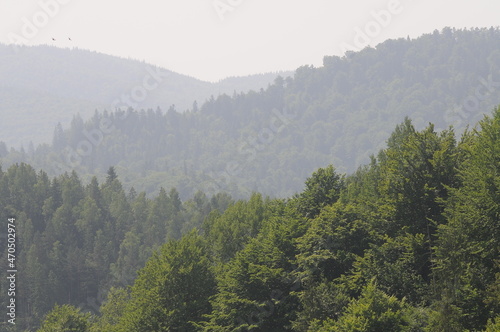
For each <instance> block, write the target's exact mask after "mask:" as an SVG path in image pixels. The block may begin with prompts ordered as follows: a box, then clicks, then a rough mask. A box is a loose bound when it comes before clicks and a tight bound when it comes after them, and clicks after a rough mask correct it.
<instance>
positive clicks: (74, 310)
mask: <svg viewBox="0 0 500 332" xmlns="http://www.w3.org/2000/svg"><path fill="white" fill-rule="evenodd" d="M498 151H500V107H497V108H495V109H494V110H493V112H492V113H491V114H490V115H488V116H485V117H484V118H483V119H482V120H481V121H479V122H478V123H477V125H476V126H475V127H473V128H471V129H468V130H467V131H465V132H464V133H463V134H462V135H460V138H459V139H457V134H456V133H455V132H454V129H453V128H449V129H446V130H440V131H438V130H436V129H435V128H434V125H433V124H429V125H428V126H427V127H425V128H423V129H421V130H417V129H416V128H415V126H414V125H413V124H412V121H411V120H410V119H409V118H407V119H405V120H404V121H403V122H402V123H400V124H399V125H397V126H396V127H395V129H394V130H393V132H392V134H391V135H390V137H389V139H388V140H387V142H386V147H385V148H384V149H381V150H380V151H379V153H378V154H376V155H373V156H372V157H371V161H370V162H369V163H368V164H366V165H364V166H361V167H359V168H358V170H357V171H356V172H353V173H352V174H349V175H346V174H341V173H339V172H338V171H337V170H336V168H335V167H334V166H333V165H329V166H326V167H323V168H319V169H317V170H316V171H314V172H313V173H312V174H311V175H310V176H309V177H308V178H307V180H306V181H305V183H304V188H303V190H302V191H301V192H300V193H298V194H296V195H293V196H291V197H289V198H285V199H284V198H269V197H266V196H263V195H262V194H259V193H253V194H252V195H251V197H250V198H248V199H244V200H234V199H232V198H231V197H230V196H229V195H227V194H223V193H219V194H216V195H214V196H211V197H208V196H206V195H205V194H203V193H202V192H198V193H197V194H196V195H194V196H193V197H192V198H190V199H188V200H186V201H184V202H182V201H181V200H180V198H179V193H178V192H177V190H175V189H171V190H170V191H169V192H168V193H167V191H166V190H165V189H161V190H160V192H159V194H158V195H156V196H155V197H153V198H148V197H146V195H145V193H144V192H140V193H138V192H136V191H135V189H131V190H130V191H128V192H125V190H124V189H123V186H122V184H121V182H120V179H119V177H117V174H116V172H115V169H114V168H113V167H110V168H109V169H108V171H107V176H106V179H105V181H104V182H102V183H99V182H98V180H97V179H96V178H93V179H92V180H91V181H90V183H89V184H87V185H84V184H83V183H82V181H81V179H80V178H79V176H78V174H77V173H76V172H71V173H65V174H63V175H61V176H58V177H53V178H49V177H48V176H47V174H46V173H45V172H43V171H39V172H36V171H35V170H34V168H33V167H32V166H30V165H28V164H23V163H21V164H16V165H13V166H11V167H9V168H8V169H6V170H1V171H0V199H1V200H0V208H1V209H2V210H4V211H8V214H9V216H11V217H15V218H16V223H17V227H18V228H17V234H18V244H19V248H20V251H19V255H18V265H19V266H22V273H20V274H19V277H20V279H19V281H18V289H19V296H18V297H17V301H18V304H19V313H20V314H19V317H18V322H19V324H21V325H20V326H22V327H23V328H25V329H26V330H28V331H31V330H34V329H37V331H39V332H53V331H82V332H84V331H85V332H90V331H92V332H94V331H106V332H113V331H116V332H125V331H127V332H128V331H138V332H139V331H207V332H208V331H304V332H305V331H308V332H320V331H488V332H491V331H498V330H499V329H500V260H499V257H500V256H499V250H500V243H499V241H500V224H499V223H498V220H499V214H500V195H499V192H500V154H499V153H498ZM4 242H5V241H2V248H0V250H1V252H2V255H4V256H5V255H6V252H7V251H6V250H5V243H4ZM1 259H2V260H4V261H6V260H7V258H6V257H2V258H1ZM0 285H1V287H2V289H0V293H1V294H2V296H4V294H5V293H6V292H5V290H6V287H8V286H7V280H2V282H1V283H0ZM3 303H4V304H5V300H4V302H3ZM18 328H19V327H18ZM6 331H9V328H8V327H6Z"/></svg>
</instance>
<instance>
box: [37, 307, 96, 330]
mask: <svg viewBox="0 0 500 332" xmlns="http://www.w3.org/2000/svg"><path fill="white" fill-rule="evenodd" d="M90 325H91V315H90V314H84V313H82V312H80V310H79V309H77V308H75V307H73V306H70V305H63V306H57V305H56V306H55V307H54V309H52V311H51V312H49V313H48V314H47V316H46V317H45V320H44V321H43V323H42V326H41V327H40V329H38V332H88V331H89V328H90Z"/></svg>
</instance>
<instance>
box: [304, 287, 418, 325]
mask: <svg viewBox="0 0 500 332" xmlns="http://www.w3.org/2000/svg"><path fill="white" fill-rule="evenodd" d="M407 310H408V309H407V305H406V303H405V302H404V301H400V300H398V299H397V298H396V297H394V296H388V295H387V294H385V293H384V292H382V291H380V290H378V289H377V286H376V284H375V283H374V282H371V283H370V284H368V285H367V286H366V287H365V289H364V290H363V292H362V294H361V296H360V297H359V298H358V299H356V300H354V301H352V302H351V303H350V304H349V305H348V306H347V308H346V310H345V312H344V314H343V315H342V316H341V317H340V318H339V319H338V320H337V321H334V320H332V319H329V320H327V321H325V322H324V323H323V324H319V323H318V322H317V323H316V324H315V326H313V327H312V328H311V329H310V330H309V331H311V332H323V331H324V332H326V331H345V332H347V331H349V332H386V331H394V332H398V331H409V330H410V329H409V325H410V322H409V317H408V315H407V312H406V311H407Z"/></svg>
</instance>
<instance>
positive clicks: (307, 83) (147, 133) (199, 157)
mask: <svg viewBox="0 0 500 332" xmlns="http://www.w3.org/2000/svg"><path fill="white" fill-rule="evenodd" d="M499 42H500V30H499V29H498V28H490V29H467V30H461V29H450V28H446V29H443V30H442V31H441V32H439V31H435V32H434V33H430V34H426V35H424V36H421V37H419V38H415V39H411V40H410V39H406V38H401V39H397V40H388V41H386V42H384V43H382V44H380V45H377V47H376V49H374V48H369V47H368V48H366V49H364V50H362V51H360V52H356V53H349V54H346V56H344V57H337V56H326V57H325V58H324V59H323V65H322V66H318V67H317V68H314V67H311V66H303V67H301V68H299V69H297V70H296V71H295V73H294V74H293V77H287V78H280V79H277V80H276V81H275V82H274V83H272V84H270V86H269V87H267V88H266V86H267V83H266V84H264V85H263V86H262V88H263V89H261V90H260V91H248V92H246V93H235V94H232V93H233V91H234V90H235V89H234V88H228V90H226V91H229V92H228V93H229V94H230V95H228V94H224V93H223V91H224V89H222V90H220V91H219V90H217V91H215V92H214V95H215V96H217V95H219V94H220V95H219V96H218V97H215V98H206V97H207V96H210V94H206V95H205V97H202V98H196V97H195V96H193V95H190V96H189V100H188V101H187V102H186V101H184V102H183V104H184V105H185V106H181V104H179V103H177V102H176V103H175V104H176V105H177V109H175V108H170V109H166V108H165V109H163V110H159V109H152V108H150V109H148V107H151V106H145V105H143V104H142V103H141V105H140V107H138V108H137V109H135V110H132V109H129V110H127V111H116V112H115V110H109V109H108V110H107V111H105V110H104V109H103V108H102V107H98V109H100V111H99V112H97V113H96V114H94V115H93V114H89V113H93V112H94V110H95V107H89V108H87V107H81V109H82V110H83V111H85V112H86V115H85V119H88V120H87V121H83V120H82V119H81V118H80V119H79V120H78V121H74V122H73V123H72V124H71V126H69V127H67V128H65V130H63V132H62V133H61V128H60V127H59V126H58V128H56V131H55V133H54V140H53V141H54V145H53V146H47V145H40V146H39V147H36V148H35V149H34V153H33V154H28V153H26V152H22V151H12V152H11V153H9V154H8V155H6V156H5V157H3V158H2V160H3V164H4V165H5V166H10V165H12V164H15V163H16V162H29V163H30V164H32V165H34V166H36V168H37V169H38V168H41V169H44V170H45V171H46V172H48V173H49V174H50V175H59V174H61V173H62V172H64V171H71V170H70V166H71V165H68V164H69V163H68V161H67V160H68V156H71V155H72V153H71V152H73V153H74V154H76V152H75V151H77V149H78V147H79V144H81V143H82V142H87V143H91V140H89V139H88V137H86V136H85V135H84V130H86V131H87V132H89V133H95V132H96V131H97V132H99V131H100V123H108V124H110V128H113V129H112V130H111V132H106V133H104V132H103V131H101V133H102V134H103V139H102V142H101V143H100V144H92V153H91V155H90V156H82V158H81V159H82V160H81V162H80V163H78V165H77V169H78V172H79V174H80V175H81V176H82V179H83V178H90V177H91V176H93V175H96V174H98V175H99V178H104V177H105V176H106V171H107V170H108V168H109V165H116V172H117V173H118V174H119V175H120V177H121V178H122V181H124V184H125V185H127V186H128V187H132V186H133V187H135V188H136V189H138V190H139V191H146V192H147V193H148V194H152V193H156V192H157V188H159V187H164V188H172V187H175V188H177V189H178V190H179V193H180V197H181V198H182V199H183V200H185V199H187V198H189V197H192V196H193V195H194V194H195V193H196V192H197V191H198V190H203V191H205V192H209V193H210V194H213V193H214V192H218V191H225V192H229V193H230V194H231V195H232V196H233V197H238V198H248V197H249V196H250V195H251V193H252V192H254V191H258V192H261V193H262V194H263V195H270V196H273V197H282V198H283V197H290V196H292V195H293V194H295V193H297V192H300V191H301V190H302V188H303V183H304V180H305V179H306V178H307V177H308V176H309V175H310V174H311V173H312V172H314V171H315V170H316V169H317V168H319V167H323V166H324V165H328V164H334V165H335V166H336V168H337V169H338V170H340V171H341V173H351V172H353V171H354V170H355V169H356V168H357V167H358V166H359V165H362V164H364V163H367V162H368V160H369V159H368V158H369V156H370V155H371V154H372V153H373V152H374V151H377V150H379V149H380V148H382V147H384V142H385V141H386V140H387V138H388V137H389V135H390V133H391V131H392V130H393V129H394V127H395V126H396V125H397V124H398V123H399V122H400V121H401V119H403V118H404V117H405V116H408V117H411V118H412V119H413V120H414V124H415V127H416V128H417V129H418V130H420V129H422V128H424V127H425V126H426V124H427V123H428V122H432V123H434V124H435V126H436V128H448V127H449V126H450V125H454V126H455V128H456V131H457V132H458V133H460V132H462V131H463V129H464V128H465V126H466V125H467V124H470V125H472V124H474V123H475V122H477V121H479V120H480V119H481V118H482V115H483V112H487V111H489V110H490V109H492V108H493V107H494V106H495V105H496V104H497V103H498V99H497V93H496V92H497V91H494V88H495V86H494V84H497V83H493V86H489V87H488V88H486V87H483V86H482V85H483V84H482V82H485V81H489V80H490V79H491V80H492V81H493V82H497V81H498V78H497V77H496V76H495V73H498V68H499V65H498V61H499V60H498V59H499V58H498V52H499V51H498V47H496V45H498V43H499ZM0 51H1V48H0ZM74 51H75V52H77V53H78V52H80V51H77V50H74ZM51 52H55V50H51ZM24 54H31V52H28V53H23V55H24ZM31 56H33V55H32V54H31ZM69 58H71V59H73V57H69ZM97 58H100V56H99V57H97ZM36 59H37V61H30V65H31V64H33V63H34V64H38V63H40V59H39V58H38V57H36ZM51 59H52V58H51ZM51 64H54V63H53V61H51ZM137 65H138V63H134V65H132V66H131V68H129V67H128V66H126V67H125V68H127V69H126V70H122V71H120V72H114V75H117V76H113V77H120V78H124V76H125V77H128V76H129V75H130V72H129V69H130V70H132V71H133V73H134V75H139V76H137V79H135V80H133V82H137V81H140V80H142V77H143V75H144V73H143V72H142V71H141V73H138V72H137V70H138V67H137ZM20 67H21V68H22V67H23V66H20ZM80 67H81V66H78V65H74V66H69V67H68V68H71V70H78V68H80ZM108 67H109V66H108ZM111 67H113V68H114V66H111ZM13 68H14V67H13ZM4 69H6V70H8V69H9V68H8V66H6V67H5V68H4ZM40 70H43V71H45V70H47V68H45V67H44V68H41V69H40ZM110 70H111V68H110ZM112 71H113V70H112ZM52 72H58V73H62V72H67V70H63V71H61V70H53V71H52ZM31 74H32V73H31ZM99 74H100V73H99ZM490 75H492V76H490ZM18 76H19V73H18V72H12V73H8V74H4V75H3V76H1V77H18ZM51 76H52V75H51ZM75 77H79V78H80V77H81V76H80V75H76V76H75ZM98 77H99V75H98ZM102 79H104V80H105V81H106V82H109V77H105V78H102ZM273 79H274V78H273ZM31 80H32V77H30V79H26V81H30V82H31ZM80 81H82V82H85V80H81V79H80V80H78V79H77V80H76V82H80ZM127 81H128V80H127V79H125V78H124V79H123V81H122V80H120V79H116V78H115V79H113V82H112V83H111V82H109V84H108V85H109V86H115V85H116V84H122V83H124V82H127ZM232 81H233V82H234V79H233V80H232ZM173 82H175V83H173ZM80 83H81V82H80ZM198 83H200V84H201V82H198ZM6 84H7V86H8V85H9V84H10V83H8V82H6ZM58 84H60V82H58ZM187 84H188V85H189V83H187ZM202 85H203V84H202ZM223 85H224V84H223ZM33 86H37V85H36V84H35V85H33ZM50 86H51V85H50V84H49V85H48V86H47V88H48V89H50ZM91 86H92V88H93V89H95V88H96V87H99V89H97V90H98V91H94V93H90V94H89V95H88V97H89V98H90V99H92V98H95V96H96V95H101V94H103V93H104V94H105V91H106V90H108V89H103V87H104V86H106V84H102V82H100V83H99V84H91ZM125 86H127V84H125ZM128 86H131V85H130V84H129V85H128ZM161 86H162V87H165V89H161V92H160V90H158V91H157V93H155V94H154V95H155V96H156V97H157V98H160V99H162V98H165V96H170V101H169V102H168V103H167V102H156V101H155V100H156V99H155V98H153V99H152V100H153V104H154V105H153V107H156V105H170V104H171V103H174V101H173V100H175V99H176V98H177V96H178V93H179V89H180V90H182V93H181V94H183V93H184V92H185V91H189V92H191V93H196V91H197V89H186V88H185V86H184V85H182V84H180V85H179V84H178V83H177V81H176V80H172V81H171V80H170V79H169V80H165V81H163V82H162V85H161ZM226 86H227V85H226ZM65 88H66V87H65ZM259 88H260V87H259ZM259 88H257V89H259ZM81 89H85V90H87V89H88V87H87V88H85V87H83V86H82V87H81ZM127 89H129V88H124V89H122V90H120V89H117V91H126V90H127ZM478 89H479V90H478ZM59 90H61V91H65V89H63V88H61V89H59ZM59 90H58V93H59V92H60V91H59ZM101 90H102V91H101ZM236 90H237V89H236ZM476 90H477V91H481V98H480V100H479V99H474V96H475V94H476ZM488 90H490V91H488ZM172 91H176V92H175V93H173V95H172ZM237 91H238V90H237ZM240 91H242V90H240ZM483 91H484V92H483ZM2 92H3V93H4V94H3V95H1V97H3V98H0V99H2V100H4V99H6V100H10V99H12V98H13V97H12V95H13V91H9V90H7V92H5V91H2ZM80 92H81V91H80ZM219 92H220V93H219ZM231 94H232V95H231ZM16 95H17V94H16ZM45 95H47V94H46V93H45ZM37 97H38V98H37V100H42V101H44V100H47V98H48V97H47V96H43V95H40V96H37ZM148 97H152V95H151V96H148ZM469 97H470V98H473V99H472V101H471V103H472V105H471V103H469V106H466V107H463V105H464V102H466V101H467V100H468V98H469ZM113 98H114V96H113ZM113 98H111V99H110V98H105V99H104V100H106V101H108V100H112V99H113ZM172 98H173V99H172ZM184 98H186V97H184ZM149 100H150V98H147V100H146V101H145V102H147V101H149ZM165 100H168V98H166V99H165ZM193 100H198V102H202V101H205V100H206V101H205V102H203V103H200V105H199V107H198V106H196V107H194V106H193V107H192V108H191V109H190V110H187V111H186V108H189V107H190V105H191V104H192V103H193ZM474 101H478V105H479V106H478V107H477V108H476V107H475V105H474ZM479 101H480V103H479ZM78 103H80V101H79V102H78ZM42 104H44V103H43V102H37V103H33V105H30V107H34V108H35V109H38V108H40V107H41V106H40V105H42ZM186 105H187V106H186ZM108 106H109V104H108V105H104V107H108ZM78 108H80V107H78ZM64 109H65V110H68V113H69V114H75V113H76V112H77V110H75V106H74V105H68V107H65V108H64ZM56 110H58V108H52V109H51V110H50V111H51V112H54V111H56ZM71 110H74V111H73V112H71ZM176 110H177V111H179V112H176ZM110 111H111V112H110ZM10 113H13V112H12V111H11V110H9V111H7V110H5V112H4V113H2V114H4V116H7V118H4V119H3V120H4V121H5V122H6V123H15V122H16V121H19V120H18V119H17V118H19V117H18V116H14V115H10ZM33 113H34V116H41V115H40V114H46V112H44V111H38V112H33ZM68 113H65V114H68ZM92 115H93V116H92ZM9 116H11V117H12V118H10V117H9ZM53 123H57V120H56V121H54V122H53ZM17 127H18V128H16V129H19V128H22V129H24V128H25V127H26V123H22V124H19V125H18V126H17ZM8 129H11V128H7V130H8ZM36 129H37V130H32V132H37V131H38V129H39V128H36ZM11 130H12V129H11ZM18 131H19V130H18ZM48 131H49V132H50V131H52V130H51V129H48ZM15 134H16V135H14V134H11V135H8V136H7V137H19V133H18V132H16V133H15ZM95 136H96V137H98V135H95ZM94 139H95V138H94ZM46 140H47V141H49V140H50V138H48V139H46ZM14 143H15V144H16V145H17V144H18V142H11V143H9V144H8V145H9V146H12V145H13V144H14ZM4 151H5V150H4ZM77 156H78V155H77ZM78 157H79V156H78ZM416 166H419V167H420V166H423V165H419V163H417V165H416ZM423 169H424V168H422V167H420V168H419V170H420V171H421V170H423ZM414 210H415V211H417V209H414Z"/></svg>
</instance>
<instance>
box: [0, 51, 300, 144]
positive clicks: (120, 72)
mask: <svg viewBox="0 0 500 332" xmlns="http://www.w3.org/2000/svg"><path fill="white" fill-rule="evenodd" d="M16 50H17V51H16ZM280 74H281V75H288V74H291V73H280ZM277 75H278V73H268V74H261V75H251V76H247V77H236V78H230V79H227V80H221V81H220V82H217V83H210V82H204V81H200V80H198V79H195V78H192V77H188V76H185V75H181V74H177V73H174V72H172V71H169V70H166V69H163V68H158V67H155V66H151V65H149V64H147V63H144V62H140V61H136V60H129V59H123V58H118V57H114V56H109V55H105V54H101V53H96V52H90V51H85V50H80V49H61V48H56V47H52V46H33V47H17V48H16V49H14V48H13V47H11V46H8V45H3V44H0V116H1V117H2V119H3V121H2V122H1V124H0V141H4V142H6V143H7V145H9V146H11V145H12V146H15V147H19V145H20V144H21V143H23V144H24V145H25V146H27V143H28V142H29V141H30V140H31V141H33V142H34V143H35V144H38V143H41V142H50V140H51V138H52V134H53V129H54V126H55V125H56V124H57V123H58V122H61V123H62V124H64V125H68V124H69V122H70V120H71V118H72V117H73V116H74V115H75V114H76V113H79V114H80V115H81V116H82V117H83V118H88V117H90V116H91V115H92V114H93V113H94V111H95V110H96V109H99V110H104V109H106V110H108V111H112V110H114V108H115V106H119V107H128V106H132V107H133V108H137V109H141V108H144V109H147V108H153V109H155V108H156V107H160V108H163V109H168V108H169V107H170V106H171V105H175V106H176V109H177V110H179V111H181V112H182V111H184V110H186V109H188V108H191V107H192V105H193V102H194V101H195V100H196V101H197V102H198V103H199V104H202V103H203V102H204V101H205V100H207V99H208V98H209V97H210V96H211V95H214V96H215V97H217V96H218V95H219V94H222V93H229V94H232V93H233V92H234V91H237V92H241V91H244V92H247V91H249V90H259V89H261V88H266V87H267V86H268V84H269V83H272V82H273V80H274V79H275V77H276V76H277ZM144 93H145V94H144ZM117 101H118V103H117Z"/></svg>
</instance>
